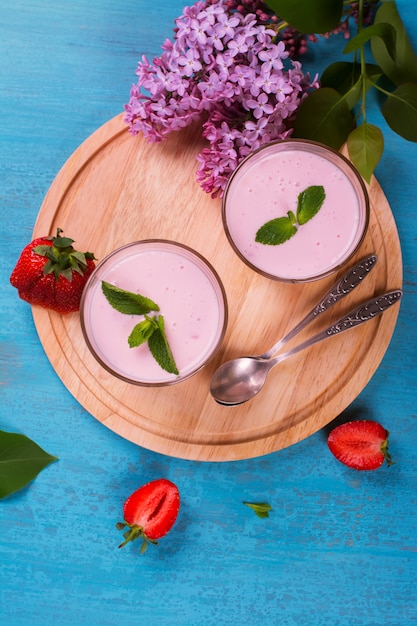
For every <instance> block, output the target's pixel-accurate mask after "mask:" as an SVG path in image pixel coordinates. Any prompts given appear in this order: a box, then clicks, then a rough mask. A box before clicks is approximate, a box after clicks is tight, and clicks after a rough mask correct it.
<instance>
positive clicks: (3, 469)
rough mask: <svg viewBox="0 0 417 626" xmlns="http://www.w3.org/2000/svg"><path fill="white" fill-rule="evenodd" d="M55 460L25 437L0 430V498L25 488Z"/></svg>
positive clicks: (55, 458) (54, 457)
mask: <svg viewBox="0 0 417 626" xmlns="http://www.w3.org/2000/svg"><path fill="white" fill-rule="evenodd" d="M57 458H58V457H56V456H52V455H50V454H48V453H47V452H45V450H43V449H42V448H40V447H39V446H38V444H37V443H35V442H34V441H32V440H31V439H29V438H28V437H26V436H25V435H20V434H18V433H9V432H6V431H4V430H0V498H5V497H6V496H8V495H10V494H12V493H14V492H15V491H19V489H22V488H23V487H25V485H27V483H29V482H30V481H32V480H33V479H34V478H36V476H37V475H38V474H39V472H41V471H42V470H43V469H44V468H45V467H46V466H47V465H49V464H50V463H52V462H53V461H56V460H57Z"/></svg>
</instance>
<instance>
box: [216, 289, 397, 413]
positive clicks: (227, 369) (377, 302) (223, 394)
mask: <svg viewBox="0 0 417 626" xmlns="http://www.w3.org/2000/svg"><path fill="white" fill-rule="evenodd" d="M401 296H402V291H401V290H400V289H397V290H395V291H389V292H388V293H385V294H383V295H381V296H377V297H376V298H372V300H368V301H367V302H365V303H364V304H361V305H360V306H358V307H357V308H356V309H354V310H353V311H351V312H350V313H348V314H347V315H345V316H344V317H342V318H341V319H339V320H338V321H337V322H335V323H334V324H332V325H331V326H329V327H328V328H326V330H323V331H322V332H320V333H318V334H317V335H314V336H313V337H310V339H307V340H306V341H304V342H303V343H301V344H300V345H298V346H296V347H295V348H292V349H291V350H288V351H287V352H284V353H283V354H280V355H278V356H276V357H275V358H273V359H269V360H268V359H263V360H262V359H259V358H256V357H255V358H254V357H241V358H238V359H233V360H232V361H227V363H223V365H221V366H220V367H219V368H218V369H217V370H216V371H215V372H214V374H213V377H212V379H211V383H210V393H211V395H212V396H213V398H214V399H215V400H216V402H218V403H219V404H224V405H227V406H235V405H238V404H242V403H243V402H247V401H248V400H250V399H251V398H253V397H254V396H256V394H258V393H259V392H260V391H261V389H262V387H263V386H264V384H265V381H266V377H267V376H268V374H269V372H270V370H271V369H272V368H273V367H275V365H278V363H281V362H282V361H284V360H285V359H288V358H289V357H290V356H293V355H294V354H297V353H298V352H301V350H305V349H306V348H309V347H310V346H312V345H314V344H315V343H318V342H319V341H323V340H324V339H328V338H329V337H333V335H338V334H339V333H341V332H343V331H345V330H348V329H350V328H353V327H355V326H359V325H360V324H363V323H364V322H367V321H368V320H371V319H373V318H374V317H376V316H377V315H380V314H381V313H383V312H384V311H386V310H387V309H388V308H389V307H391V306H392V305H393V304H396V303H397V302H399V300H400V299H401Z"/></svg>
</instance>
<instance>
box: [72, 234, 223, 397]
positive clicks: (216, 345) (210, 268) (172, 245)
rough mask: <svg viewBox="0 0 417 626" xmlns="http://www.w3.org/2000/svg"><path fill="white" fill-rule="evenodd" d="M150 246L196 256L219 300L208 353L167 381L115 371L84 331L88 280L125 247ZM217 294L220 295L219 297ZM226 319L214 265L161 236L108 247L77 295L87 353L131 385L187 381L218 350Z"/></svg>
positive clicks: (94, 277) (174, 383)
mask: <svg viewBox="0 0 417 626" xmlns="http://www.w3.org/2000/svg"><path fill="white" fill-rule="evenodd" d="M148 244H149V245H152V244H156V245H158V244H159V245H164V246H167V247H169V248H173V249H174V248H176V249H178V248H179V249H182V250H184V251H185V252H186V253H188V254H189V255H191V256H193V257H195V258H196V259H197V261H199V262H200V263H201V264H202V265H203V268H204V269H203V272H204V273H207V274H206V275H208V276H209V277H211V279H212V280H211V282H212V284H213V287H214V288H215V286H217V288H218V292H217V290H216V295H217V300H218V303H219V327H221V330H220V332H219V334H218V337H217V339H216V341H215V343H214V345H213V347H212V349H211V350H210V351H209V353H208V354H207V356H206V357H205V358H204V359H203V361H202V362H201V363H198V365H197V366H196V367H194V368H193V369H191V370H190V371H189V372H188V373H187V374H184V375H183V376H182V375H181V373H180V374H179V375H178V376H176V377H175V378H172V379H171V378H170V379H168V380H158V381H155V382H153V381H143V380H137V379H134V378H130V377H129V376H125V375H123V374H122V373H121V372H119V371H117V370H116V369H114V368H113V367H112V366H111V365H109V363H108V362H106V361H105V360H104V359H103V358H102V357H101V356H100V355H99V354H98V353H97V350H96V348H95V347H94V345H93V343H92V341H91V340H90V337H89V334H88V330H87V323H86V317H87V314H86V311H85V306H86V300H87V297H88V293H89V291H90V287H91V283H92V282H93V281H94V280H95V279H96V277H97V275H98V273H99V271H100V270H101V269H102V268H103V266H104V265H107V263H108V262H109V261H111V259H112V258H113V257H114V256H116V255H117V254H120V253H122V252H123V251H124V250H126V249H127V248H135V247H141V246H143V245H148ZM219 296H220V297H219ZM228 318H229V307H228V301H227V295H226V290H225V287H224V285H223V281H222V280H221V278H220V276H219V274H218V272H217V270H216V269H215V268H214V266H213V265H212V263H211V262H210V261H209V260H208V259H207V258H206V257H205V256H204V255H203V254H201V253H200V252H198V251H197V250H195V249H194V248H191V247H190V246H188V245H187V244H184V243H181V242H178V241H174V240H171V239H163V238H149V239H139V240H137V241H132V242H130V243H126V244H123V245H122V246H119V247H118V248H115V249H114V250H112V251H111V252H109V253H108V254H107V255H106V256H104V257H103V258H102V259H101V260H100V261H99V262H98V263H97V265H96V267H95V268H94V270H93V272H92V273H91V275H90V276H89V278H88V280H87V282H86V284H85V286H84V289H83V292H82V295H81V301H80V325H81V331H82V334H83V337H84V341H85V343H86V345H87V347H88V349H89V350H90V352H91V354H92V355H93V357H94V358H95V359H96V361H97V362H98V363H99V364H100V365H101V366H102V367H103V368H104V369H105V370H106V371H107V372H109V373H110V374H112V375H113V376H115V377H116V378H118V379H120V380H122V381H124V382H127V383H130V384H133V385H137V386H140V387H169V386H172V385H176V384H179V383H181V382H183V381H185V380H188V379H189V378H191V377H192V376H194V375H195V374H197V372H199V371H200V370H201V369H203V368H204V367H205V366H206V365H207V363H208V362H209V361H210V360H211V359H212V358H213V357H214V355H215V354H216V353H217V351H218V350H219V348H220V346H221V344H222V342H223V339H224V336H225V334H226V330H227V325H228Z"/></svg>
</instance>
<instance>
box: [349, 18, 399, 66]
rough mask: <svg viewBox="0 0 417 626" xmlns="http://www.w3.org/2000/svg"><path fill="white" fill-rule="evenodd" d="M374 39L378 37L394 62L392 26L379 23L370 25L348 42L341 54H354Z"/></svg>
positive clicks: (394, 51) (393, 30)
mask: <svg viewBox="0 0 417 626" xmlns="http://www.w3.org/2000/svg"><path fill="white" fill-rule="evenodd" d="M374 37H378V38H379V39H381V40H382V41H383V42H384V44H385V46H386V50H387V52H388V54H389V56H390V57H391V59H392V60H393V61H395V57H396V40H397V33H396V31H395V28H394V26H392V25H391V24H386V23H384V22H381V23H380V24H372V25H371V26H368V27H367V28H364V29H363V30H361V31H360V32H359V33H358V34H357V35H355V36H354V37H352V39H350V40H349V41H348V43H347V44H346V46H345V48H344V50H343V53H344V54H349V53H350V52H354V51H355V50H358V49H359V48H362V47H363V46H364V45H365V44H366V43H368V41H370V40H371V39H373V38H374Z"/></svg>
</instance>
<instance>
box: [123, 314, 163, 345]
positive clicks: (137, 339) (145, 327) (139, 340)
mask: <svg viewBox="0 0 417 626" xmlns="http://www.w3.org/2000/svg"><path fill="white" fill-rule="evenodd" d="M157 328H158V324H157V322H156V321H155V318H149V317H147V318H146V319H144V320H143V321H142V322H139V324H136V326H135V327H134V329H133V330H132V332H131V333H130V335H129V337H128V342H129V346H130V347H131V348H137V347H138V346H141V345H142V344H143V343H146V342H147V341H148V339H149V337H150V336H151V335H152V333H154V332H155V329H157Z"/></svg>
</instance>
